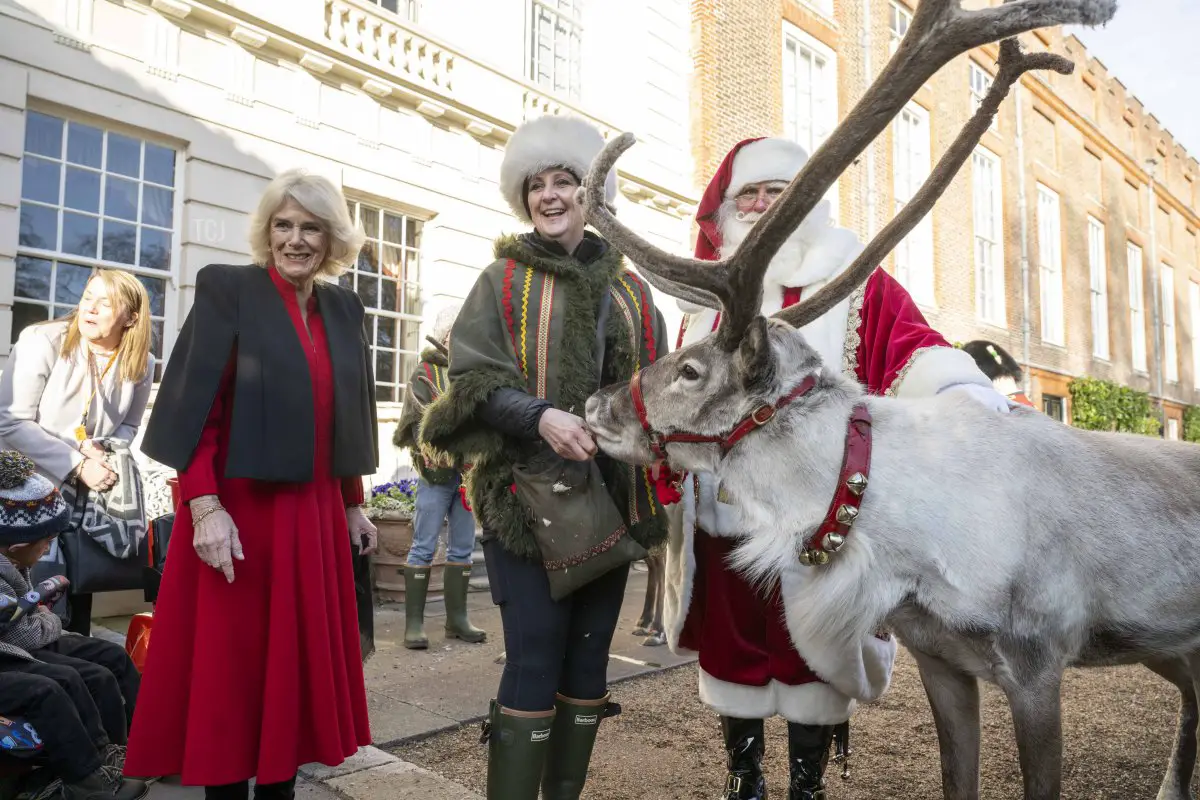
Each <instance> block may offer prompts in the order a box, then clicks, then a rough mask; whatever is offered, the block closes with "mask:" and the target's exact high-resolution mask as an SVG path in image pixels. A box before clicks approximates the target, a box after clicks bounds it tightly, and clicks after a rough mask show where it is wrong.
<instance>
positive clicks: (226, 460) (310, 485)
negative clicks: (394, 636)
mask: <svg viewBox="0 0 1200 800" xmlns="http://www.w3.org/2000/svg"><path fill="white" fill-rule="evenodd" d="M362 239H363V237H362V234H361V232H360V231H359V230H358V229H357V228H356V227H355V225H354V224H353V223H352V221H351V219H350V217H349V216H348V215H347V211H346V201H345V199H344V197H343V196H342V193H341V192H340V191H339V190H338V189H337V188H336V187H335V186H334V185H333V184H332V183H330V182H329V181H328V180H326V179H324V178H321V177H317V176H311V175H307V174H305V173H303V172H301V171H298V170H297V171H292V172H288V173H285V174H283V175H281V176H280V177H279V178H277V179H276V180H275V181H273V182H272V183H271V184H270V186H268V187H267V190H266V192H265V194H264V195H263V198H262V200H261V201H260V203H259V207H258V211H257V213H256V214H255V216H254V218H253V219H252V224H251V244H252V249H253V252H254V257H255V261H256V263H255V264H254V265H249V266H228V265H223V264H221V265H219V264H213V265H209V266H207V267H205V268H204V269H202V270H200V273H199V275H198V276H197V279H196V295H195V303H194V305H193V306H192V310H191V313H190V314H189V315H188V318H187V320H186V321H185V322H184V325H183V329H182V330H181V331H180V335H179V340H178V343H177V344H176V346H175V349H174V352H173V353H172V355H171V359H170V361H169V362H168V364H167V368H166V372H165V374H164V376H163V381H162V386H161V388H160V390H159V394H158V399H157V402H156V403H155V406H154V410H153V413H152V414H151V417H150V422H149V425H148V426H147V430H146V436H145V440H144V442H143V445H142V449H143V450H144V451H145V453H146V454H147V455H149V456H150V457H151V458H154V459H156V460H157V461H160V462H162V463H164V464H166V465H168V466H170V467H174V468H175V469H177V470H179V488H180V495H181V497H180V500H181V504H180V506H179V508H178V515H177V518H176V522H175V531H176V533H175V535H174V536H173V537H172V541H171V545H170V549H169V551H168V555H167V568H166V572H165V575H164V576H163V584H162V589H161V591H160V594H159V598H158V605H157V608H156V613H155V616H156V620H155V627H154V639H153V642H152V644H151V647H150V652H149V654H148V658H147V663H146V672H145V675H144V676H143V682H142V693H141V702H140V703H139V704H138V709H137V713H136V714H135V716H134V719H133V730H132V735H131V739H130V744H129V752H128V757H127V760H126V772H127V774H129V775H136V776H142V777H146V776H159V775H174V774H179V775H181V777H182V781H183V783H185V784H190V785H203V786H205V787H206V790H205V794H206V797H207V798H209V799H210V800H214V799H215V798H221V799H222V800H223V799H224V798H229V800H245V798H247V796H248V792H249V789H248V779H250V778H255V779H256V785H255V791H254V793H255V797H256V798H291V797H292V796H293V795H294V791H295V777H296V770H297V768H298V767H299V766H300V765H301V764H305V763H310V762H320V763H323V764H329V765H336V764H339V763H341V762H342V761H343V760H345V759H346V758H347V757H348V756H350V755H352V754H353V753H354V752H355V751H356V750H357V748H358V747H359V746H361V745H366V744H369V743H370V741H371V734H370V730H369V726H368V721H367V704H366V693H365V690H364V687H363V671H362V661H361V656H360V652H361V651H360V641H359V632H358V620H357V616H356V608H355V587H354V578H353V563H352V562H353V558H354V557H355V555H356V553H355V551H354V548H358V549H359V551H360V552H370V551H371V550H372V549H373V548H374V545H375V528H374V526H372V525H371V523H370V522H369V521H368V520H367V519H366V517H365V516H364V514H363V511H362V509H361V508H360V504H361V503H362V501H363V491H362V481H361V477H360V476H362V475H370V474H373V473H374V472H375V469H376V465H377V462H378V445H377V442H376V415H375V400H374V389H373V377H372V374H371V365H370V351H369V349H368V345H367V341H366V338H365V336H364V333H363V331H364V327H363V321H364V309H363V305H362V303H361V302H360V301H359V299H358V297H357V295H355V294H354V293H353V292H351V291H349V290H347V289H344V288H341V287H339V286H338V285H336V284H335V283H332V282H330V281H329V280H322V279H323V278H324V279H328V278H331V277H333V276H336V275H337V274H339V273H340V272H341V271H342V269H343V268H344V267H345V266H346V265H347V264H349V263H351V262H353V261H354V259H355V258H356V257H357V254H358V251H359V249H360V247H361V244H362ZM189 530H190V531H192V532H193V535H192V536H191V537H189V536H187V535H186V534H185V535H180V533H182V532H186V531H189ZM352 545H353V546H352Z"/></svg>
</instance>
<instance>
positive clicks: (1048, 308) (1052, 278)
mask: <svg viewBox="0 0 1200 800" xmlns="http://www.w3.org/2000/svg"><path fill="white" fill-rule="evenodd" d="M1037 229H1038V264H1039V267H1040V269H1039V271H1038V281H1039V283H1040V284H1041V302H1042V341H1043V342H1046V343H1047V344H1054V345H1059V346H1060V347H1061V346H1063V345H1065V344H1066V343H1067V339H1066V336H1067V333H1066V322H1065V319H1064V310H1063V305H1064V303H1063V255H1062V201H1061V200H1060V199H1059V196H1058V192H1056V191H1054V190H1053V189H1051V188H1050V187H1048V186H1045V185H1043V184H1040V183H1039V184H1038V185H1037Z"/></svg>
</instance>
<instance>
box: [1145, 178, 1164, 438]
mask: <svg viewBox="0 0 1200 800" xmlns="http://www.w3.org/2000/svg"><path fill="white" fill-rule="evenodd" d="M1146 174H1147V177H1148V178H1149V180H1148V181H1147V182H1146V189H1147V190H1148V191H1149V193H1150V276H1151V277H1150V280H1152V281H1153V282H1154V292H1153V295H1154V302H1153V303H1151V304H1150V311H1151V314H1152V315H1153V325H1154V376H1155V377H1154V385H1155V390H1154V393H1155V394H1156V395H1157V399H1158V418H1159V420H1158V421H1159V422H1160V423H1162V436H1163V437H1164V438H1165V437H1166V435H1167V407H1166V406H1165V405H1164V404H1163V357H1162V351H1163V348H1164V347H1165V346H1166V344H1165V342H1163V329H1162V325H1161V324H1160V323H1159V320H1160V319H1161V318H1162V317H1161V314H1162V312H1161V308H1162V305H1161V304H1162V273H1161V271H1160V269H1159V263H1158V233H1157V231H1156V230H1155V223H1156V221H1157V220H1156V218H1157V217H1158V214H1157V213H1155V212H1157V211H1158V194H1157V192H1156V191H1155V186H1154V183H1155V176H1156V175H1157V174H1158V161H1157V160H1156V159H1154V158H1147V159H1146Z"/></svg>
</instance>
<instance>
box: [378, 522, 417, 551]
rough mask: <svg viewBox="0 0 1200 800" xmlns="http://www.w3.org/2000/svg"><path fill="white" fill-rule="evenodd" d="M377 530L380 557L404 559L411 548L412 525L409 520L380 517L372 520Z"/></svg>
mask: <svg viewBox="0 0 1200 800" xmlns="http://www.w3.org/2000/svg"><path fill="white" fill-rule="evenodd" d="M372 521H373V522H374V523H375V527H376V528H377V529H378V530H379V552H380V555H388V556H391V557H392V558H398V559H404V558H406V557H407V556H408V551H409V550H410V549H411V548H412V541H413V523H412V520H411V519H387V518H384V517H381V518H379V519H375V520H372Z"/></svg>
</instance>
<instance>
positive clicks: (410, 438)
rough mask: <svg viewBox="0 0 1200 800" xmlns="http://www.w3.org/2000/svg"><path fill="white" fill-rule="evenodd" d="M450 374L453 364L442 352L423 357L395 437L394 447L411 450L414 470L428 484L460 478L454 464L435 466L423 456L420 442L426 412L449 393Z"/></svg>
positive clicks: (433, 350)
mask: <svg viewBox="0 0 1200 800" xmlns="http://www.w3.org/2000/svg"><path fill="white" fill-rule="evenodd" d="M448 371H449V361H448V360H447V358H446V355H445V354H444V353H443V352H442V351H441V350H438V349H437V348H436V347H430V348H427V349H426V350H425V351H424V352H423V353H421V361H420V363H419V364H417V368H416V369H415V370H413V374H412V375H410V376H409V378H408V388H406V389H405V391H404V407H403V409H402V410H401V412H400V422H399V423H397V424H396V432H395V434H393V436H392V444H394V445H396V447H407V448H408V449H409V453H410V455H411V456H412V463H413V467H414V468H415V469H416V470H417V474H418V475H420V476H421V477H422V478H423V479H424V480H425V482H426V483H435V484H445V483H450V482H451V481H453V480H454V478H455V476H456V475H457V474H458V470H457V469H455V467H454V465H453V464H450V465H449V466H446V465H444V464H443V465H439V464H434V463H431V462H430V459H429V458H428V455H429V454H427V453H422V452H421V447H420V446H419V444H418V442H417V431H418V430H419V429H420V426H421V417H422V416H423V415H424V414H425V409H426V408H428V407H429V404H430V403H432V402H433V401H434V400H436V399H437V398H439V397H441V396H442V395H443V394H445V392H446V386H447V385H448V380H447V372H448ZM435 455H436V454H435ZM443 461H444V462H445V463H447V464H448V463H450V462H451V459H449V458H444V459H443Z"/></svg>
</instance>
